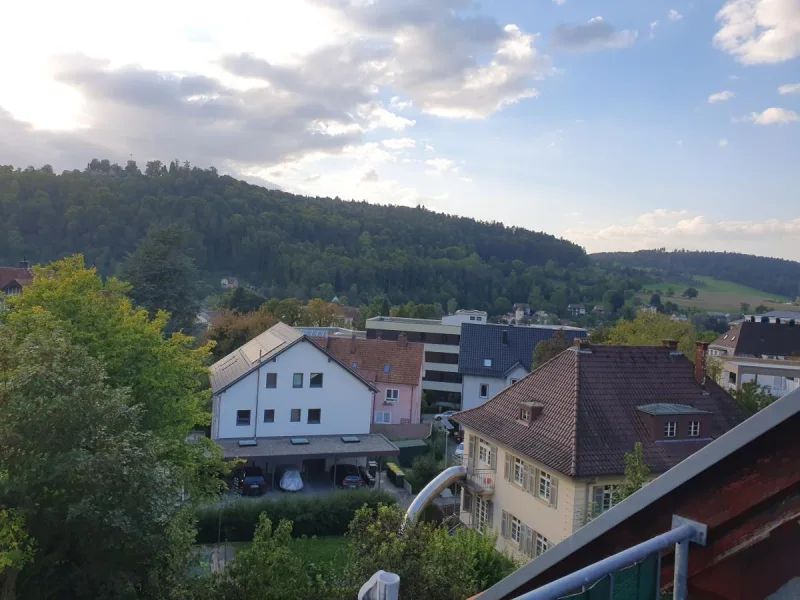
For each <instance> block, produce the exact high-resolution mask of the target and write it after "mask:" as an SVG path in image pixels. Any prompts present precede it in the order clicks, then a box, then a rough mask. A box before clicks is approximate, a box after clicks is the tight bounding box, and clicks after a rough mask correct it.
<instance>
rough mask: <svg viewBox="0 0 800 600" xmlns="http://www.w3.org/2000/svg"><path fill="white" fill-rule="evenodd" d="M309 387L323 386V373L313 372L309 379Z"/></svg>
mask: <svg viewBox="0 0 800 600" xmlns="http://www.w3.org/2000/svg"><path fill="white" fill-rule="evenodd" d="M308 387H312V388H321V387H322V373H312V374H311V378H310V380H309V385H308Z"/></svg>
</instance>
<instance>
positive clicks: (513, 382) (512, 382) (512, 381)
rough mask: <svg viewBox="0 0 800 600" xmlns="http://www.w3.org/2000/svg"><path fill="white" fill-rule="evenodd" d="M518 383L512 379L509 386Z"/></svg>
mask: <svg viewBox="0 0 800 600" xmlns="http://www.w3.org/2000/svg"><path fill="white" fill-rule="evenodd" d="M518 381H519V379H512V380H511V385H514V384H515V383H517V382H518Z"/></svg>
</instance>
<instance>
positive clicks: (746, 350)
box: [712, 321, 800, 357]
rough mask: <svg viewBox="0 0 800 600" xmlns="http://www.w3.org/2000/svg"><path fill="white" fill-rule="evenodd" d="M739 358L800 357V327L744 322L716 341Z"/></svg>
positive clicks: (716, 343)
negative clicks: (744, 356)
mask: <svg viewBox="0 0 800 600" xmlns="http://www.w3.org/2000/svg"><path fill="white" fill-rule="evenodd" d="M712 345H714V346H721V347H723V348H728V349H730V350H733V352H734V354H736V355H737V356H742V355H747V356H755V357H761V356H763V355H767V356H792V355H794V354H796V355H800V325H790V324H788V323H786V324H784V323H761V322H756V323H753V322H752V321H744V322H742V323H739V324H738V325H735V326H734V327H731V329H730V330H729V331H728V332H727V333H724V334H722V335H721V336H719V337H718V338H717V339H716V340H714V342H713V344H712Z"/></svg>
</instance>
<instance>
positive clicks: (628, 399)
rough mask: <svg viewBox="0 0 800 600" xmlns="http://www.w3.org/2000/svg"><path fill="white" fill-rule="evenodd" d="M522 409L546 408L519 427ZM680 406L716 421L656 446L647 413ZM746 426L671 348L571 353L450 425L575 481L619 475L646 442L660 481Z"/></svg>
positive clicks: (729, 402) (726, 399)
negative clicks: (698, 433)
mask: <svg viewBox="0 0 800 600" xmlns="http://www.w3.org/2000/svg"><path fill="white" fill-rule="evenodd" d="M523 402H538V403H541V404H542V405H543V410H542V413H541V415H539V416H538V417H537V418H536V419H535V420H534V421H533V422H532V423H530V424H529V425H528V424H525V423H523V422H521V421H519V420H518V415H519V408H520V405H521V403H523ZM648 404H650V405H653V404H660V405H668V404H673V405H674V404H680V405H687V406H691V407H693V408H694V409H698V410H701V411H708V412H709V413H710V417H709V424H708V425H709V426H708V429H710V431H705V432H704V437H703V438H702V439H700V438H698V439H694V440H692V439H681V440H680V441H679V442H672V441H670V442H663V441H654V440H653V437H652V434H651V433H650V430H649V429H648V426H647V424H646V423H645V421H644V420H643V418H642V416H643V413H642V411H640V410H639V408H638V407H641V406H643V405H648ZM745 418H746V414H745V412H744V411H743V410H742V408H741V407H740V406H739V405H738V404H737V403H736V401H734V400H733V398H731V397H730V396H729V395H728V394H727V392H725V391H724V390H723V389H722V388H720V387H719V386H718V385H717V384H716V383H714V382H713V381H711V380H710V379H708V378H707V380H706V382H705V389H704V388H703V387H702V386H701V385H700V384H699V383H698V382H697V381H696V380H695V369H694V365H693V364H692V362H691V361H689V359H688V358H686V357H685V356H684V355H683V354H681V353H679V352H675V351H672V350H670V348H666V347H652V346H601V345H588V344H587V345H586V346H583V347H581V348H580V349H579V348H578V347H572V348H570V349H568V350H565V351H564V352H562V353H561V354H559V355H558V356H557V357H555V358H554V359H553V360H551V361H549V362H547V363H545V364H544V365H542V366H541V367H539V368H538V369H536V370H535V371H533V372H532V373H531V374H529V375H528V376H527V377H525V378H524V379H522V380H520V381H519V382H517V383H516V384H514V385H513V386H511V387H509V388H506V389H505V390H504V391H502V392H500V393H499V394H498V395H497V396H495V397H494V398H492V399H491V400H489V401H488V402H487V403H486V404H483V405H482V406H479V407H477V408H473V409H470V410H467V411H464V412H460V413H457V414H456V415H454V416H453V417H451V420H453V421H456V422H458V423H461V424H462V425H465V426H467V427H469V428H470V429H473V430H475V431H476V432H478V433H481V434H485V435H486V436H487V437H490V438H491V439H493V440H495V441H497V442H499V443H501V444H503V445H505V446H507V447H509V448H511V449H512V450H515V451H517V452H519V453H520V454H522V455H524V456H527V457H530V458H532V459H533V460H537V461H539V462H541V463H542V464H544V465H546V466H548V467H550V468H552V469H554V470H556V471H558V472H560V473H563V474H565V475H567V476H569V477H596V476H602V475H618V474H621V473H623V472H624V469H625V462H624V456H625V454H626V453H628V452H630V451H631V449H632V448H633V447H634V445H635V443H636V442H641V443H642V446H643V448H644V455H645V460H646V462H647V464H648V465H649V466H650V469H651V470H652V471H653V472H655V473H661V472H664V471H666V470H668V469H669V468H671V467H673V466H674V465H675V464H677V463H678V462H680V461H681V460H683V459H684V458H686V457H687V456H689V455H690V454H692V453H694V452H696V451H697V450H698V449H699V448H701V447H702V446H703V445H705V444H707V443H708V442H709V440H710V439H713V438H717V437H719V436H721V435H722V434H723V433H725V432H726V431H728V430H729V429H731V428H732V427H735V426H736V425H737V424H738V423H740V422H742V421H743V420H744V419H745Z"/></svg>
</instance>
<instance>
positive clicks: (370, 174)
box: [359, 169, 378, 184]
mask: <svg viewBox="0 0 800 600" xmlns="http://www.w3.org/2000/svg"><path fill="white" fill-rule="evenodd" d="M376 181H378V172H377V171H376V170H375V169H369V170H367V171H365V172H364V174H363V175H362V176H361V180H360V181H359V183H362V184H363V183H374V182H376Z"/></svg>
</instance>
